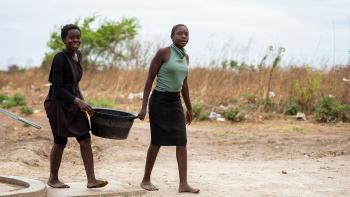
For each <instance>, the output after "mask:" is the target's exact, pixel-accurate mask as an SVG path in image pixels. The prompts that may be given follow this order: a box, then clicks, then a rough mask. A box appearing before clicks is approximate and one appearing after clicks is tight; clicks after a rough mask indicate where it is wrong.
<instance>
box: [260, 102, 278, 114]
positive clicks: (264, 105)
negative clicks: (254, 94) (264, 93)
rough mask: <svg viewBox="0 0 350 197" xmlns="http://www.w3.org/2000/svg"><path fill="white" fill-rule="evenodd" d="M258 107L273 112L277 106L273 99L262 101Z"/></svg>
mask: <svg viewBox="0 0 350 197" xmlns="http://www.w3.org/2000/svg"><path fill="white" fill-rule="evenodd" d="M258 105H259V106H260V107H262V108H263V109H264V110H265V111H272V110H273V109H275V107H276V104H275V103H274V102H273V101H272V100H271V99H261V100H260V101H259V102H258Z"/></svg>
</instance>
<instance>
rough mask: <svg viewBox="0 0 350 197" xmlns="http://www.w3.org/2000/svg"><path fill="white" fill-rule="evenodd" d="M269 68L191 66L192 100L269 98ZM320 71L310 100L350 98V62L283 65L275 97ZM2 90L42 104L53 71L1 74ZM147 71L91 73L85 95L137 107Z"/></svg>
mask: <svg viewBox="0 0 350 197" xmlns="http://www.w3.org/2000/svg"><path fill="white" fill-rule="evenodd" d="M268 72H269V70H268V69H263V70H245V71H241V72H239V73H237V72H234V71H232V70H224V69H209V68H194V69H192V70H191V71H190V76H189V86H190V94H191V99H192V100H200V101H202V102H204V103H205V104H206V105H207V106H209V107H217V106H219V105H234V104H242V103H245V102H246V101H245V100H244V98H243V97H242V95H243V94H245V93H250V94H253V95H255V96H256V97H257V98H258V99H263V96H264V95H265V93H266V92H265V91H266V87H267V80H268V79H267V77H268ZM317 75H319V76H320V77H321V81H320V87H319V88H318V89H317V90H316V91H315V92H313V93H312V94H313V96H312V97H310V101H309V102H310V105H311V104H312V103H313V102H314V101H315V100H316V99H317V98H319V97H321V96H322V95H329V94H331V95H334V96H335V97H336V98H337V100H338V101H340V102H341V103H350V85H349V84H346V83H344V82H343V81H342V78H344V77H346V78H348V77H350V66H347V67H338V68H334V69H331V70H330V71H327V72H326V71H320V70H315V69H307V68H301V67H295V68H293V67H289V68H279V69H276V70H275V71H274V73H273V79H272V86H271V87H272V91H273V92H275V93H276V97H275V98H274V102H275V103H277V104H278V105H280V106H281V105H282V104H283V103H284V102H285V101H286V100H287V99H288V97H289V96H290V95H291V93H292V92H293V81H295V80H297V81H299V83H300V86H301V87H307V86H310V84H309V81H310V80H311V79H314V78H315V77H316V76H317ZM0 76H1V78H0V92H1V93H13V92H15V91H19V92H22V93H23V94H24V95H26V96H27V97H30V98H31V99H32V101H33V104H39V103H42V102H43V100H44V98H45V96H46V94H47V87H46V86H44V84H46V83H47V78H48V71H47V70H40V69H30V70H26V71H21V72H15V73H0ZM146 77H147V70H141V69H132V70H127V69H125V70H118V69H115V70H106V71H96V72H86V73H85V75H84V77H83V80H82V82H81V89H82V90H83V91H84V95H85V97H88V98H90V99H97V98H107V99H111V100H112V101H113V102H115V103H116V104H117V106H123V107H124V108H125V107H126V110H134V111H135V110H137V109H138V107H139V105H140V103H141V102H140V101H139V100H132V101H131V100H129V99H128V98H127V97H128V95H129V93H137V92H142V91H143V86H144V83H145V80H146Z"/></svg>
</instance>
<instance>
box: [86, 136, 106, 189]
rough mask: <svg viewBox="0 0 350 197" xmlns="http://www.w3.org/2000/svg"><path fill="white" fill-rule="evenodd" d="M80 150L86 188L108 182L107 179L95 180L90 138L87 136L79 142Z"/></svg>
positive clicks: (100, 185)
mask: <svg viewBox="0 0 350 197" xmlns="http://www.w3.org/2000/svg"><path fill="white" fill-rule="evenodd" d="M79 144H80V152H81V156H82V158H83V162H84V167H85V172H86V176H87V180H88V181H87V182H88V183H87V187H88V188H98V187H104V186H106V185H107V184H108V182H107V181H102V180H97V179H96V178H95V172H94V158H93V155H92V149H91V139H90V138H87V139H84V140H82V141H80V142H79Z"/></svg>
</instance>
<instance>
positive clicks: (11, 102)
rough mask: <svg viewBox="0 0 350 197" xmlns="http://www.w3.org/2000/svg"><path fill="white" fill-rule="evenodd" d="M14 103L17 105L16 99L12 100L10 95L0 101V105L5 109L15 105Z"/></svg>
mask: <svg viewBox="0 0 350 197" xmlns="http://www.w3.org/2000/svg"><path fill="white" fill-rule="evenodd" d="M16 105H17V104H16V101H15V100H13V98H12V97H8V98H7V99H5V100H3V101H2V102H1V104H0V107H2V108H5V109H9V108H11V107H15V106H16Z"/></svg>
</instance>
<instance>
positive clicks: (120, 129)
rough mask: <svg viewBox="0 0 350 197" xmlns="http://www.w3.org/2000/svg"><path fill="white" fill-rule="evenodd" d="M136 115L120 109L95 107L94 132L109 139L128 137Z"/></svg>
mask: <svg viewBox="0 0 350 197" xmlns="http://www.w3.org/2000/svg"><path fill="white" fill-rule="evenodd" d="M135 118H136V116H135V115H133V114H131V113H128V112H124V111H118V110H112V109H104V108H94V115H93V116H92V117H91V119H90V120H91V132H92V134H94V135H96V136H99V137H103V138H109V139H120V140H122V139H126V138H127V137H128V135H129V131H130V128H131V126H132V124H133V123H134V119H135Z"/></svg>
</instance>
